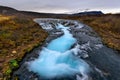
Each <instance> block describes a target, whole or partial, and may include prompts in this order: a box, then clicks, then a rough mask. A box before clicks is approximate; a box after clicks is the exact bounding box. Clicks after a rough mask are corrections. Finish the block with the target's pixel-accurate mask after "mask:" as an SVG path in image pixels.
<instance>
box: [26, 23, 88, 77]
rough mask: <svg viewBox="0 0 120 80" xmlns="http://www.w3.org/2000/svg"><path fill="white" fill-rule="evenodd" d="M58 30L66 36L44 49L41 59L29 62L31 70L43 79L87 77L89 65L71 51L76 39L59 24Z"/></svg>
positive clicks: (53, 41)
mask: <svg viewBox="0 0 120 80" xmlns="http://www.w3.org/2000/svg"><path fill="white" fill-rule="evenodd" d="M57 29H61V30H62V31H63V32H64V35H62V36H61V37H59V38H57V39H54V40H52V41H51V42H50V43H49V44H48V46H47V47H46V48H43V49H42V51H41V52H40V53H39V57H38V58H37V59H35V60H34V61H31V62H29V66H28V68H29V70H30V71H33V72H35V73H37V74H38V75H40V76H41V77H43V78H55V77H64V76H72V75H76V74H82V75H86V74H87V72H88V70H89V65H88V64H87V63H86V62H84V61H83V60H82V59H80V58H78V57H76V56H75V55H73V52H72V51H71V50H70V49H71V46H73V45H74V44H75V43H76V39H75V38H74V37H73V36H72V34H70V32H69V30H68V29H69V28H68V27H64V26H63V25H61V24H59V25H58V26H57Z"/></svg>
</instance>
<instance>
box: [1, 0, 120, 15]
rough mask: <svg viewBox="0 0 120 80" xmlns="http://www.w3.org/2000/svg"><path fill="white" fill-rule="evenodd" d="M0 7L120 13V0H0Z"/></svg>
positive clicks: (40, 10)
mask: <svg viewBox="0 0 120 80" xmlns="http://www.w3.org/2000/svg"><path fill="white" fill-rule="evenodd" d="M0 5H3V6H9V7H13V8H15V9H18V10H27V11H36V12H46V13H68V12H74V11H75V12H76V11H78V10H79V11H84V10H87V9H89V10H102V11H103V12H105V13H106V12H107V13H109V12H112V13H115V12H120V0H0Z"/></svg>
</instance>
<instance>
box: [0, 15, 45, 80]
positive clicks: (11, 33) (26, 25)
mask: <svg viewBox="0 0 120 80" xmlns="http://www.w3.org/2000/svg"><path fill="white" fill-rule="evenodd" d="M46 37H47V33H46V32H45V31H44V30H42V29H41V28H40V26H39V25H38V24H36V23H35V22H33V21H32V19H30V18H24V17H18V16H5V15H0V78H1V77H2V76H3V75H4V76H9V74H10V73H11V71H12V69H14V68H17V67H18V66H19V65H18V62H19V61H21V59H22V57H24V55H25V53H27V52H30V51H31V50H32V49H33V48H34V47H36V46H38V45H41V44H42V43H43V42H44V40H45V39H46ZM1 72H2V73H1ZM0 80H1V79H0ZM5 80H6V79H5Z"/></svg>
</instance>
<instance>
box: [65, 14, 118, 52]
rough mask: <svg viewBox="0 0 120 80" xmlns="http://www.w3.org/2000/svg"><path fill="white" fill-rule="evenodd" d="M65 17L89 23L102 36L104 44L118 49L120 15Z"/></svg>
mask: <svg viewBox="0 0 120 80" xmlns="http://www.w3.org/2000/svg"><path fill="white" fill-rule="evenodd" d="M67 19H74V20H79V21H81V22H83V23H85V24H87V25H89V26H90V27H92V28H93V29H94V30H95V31H96V32H97V33H98V34H99V35H100V36H101V37H102V40H103V42H104V44H106V45H108V46H109V47H111V48H114V49H116V50H120V15H115V14H107V15H101V16H81V17H72V18H70V17H67Z"/></svg>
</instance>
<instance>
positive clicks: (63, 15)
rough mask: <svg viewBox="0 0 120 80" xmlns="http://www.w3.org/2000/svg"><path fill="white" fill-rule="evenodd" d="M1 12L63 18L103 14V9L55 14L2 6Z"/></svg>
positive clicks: (0, 7)
mask: <svg viewBox="0 0 120 80" xmlns="http://www.w3.org/2000/svg"><path fill="white" fill-rule="evenodd" d="M0 14H5V15H19V16H20V15H27V16H31V17H44V18H46V17H47V18H49V17H50V18H61V17H67V16H84V15H102V14H103V13H102V12H101V11H89V12H80V13H73V14H55V13H39V12H32V11H19V10H16V9H14V8H10V7H6V6H0Z"/></svg>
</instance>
